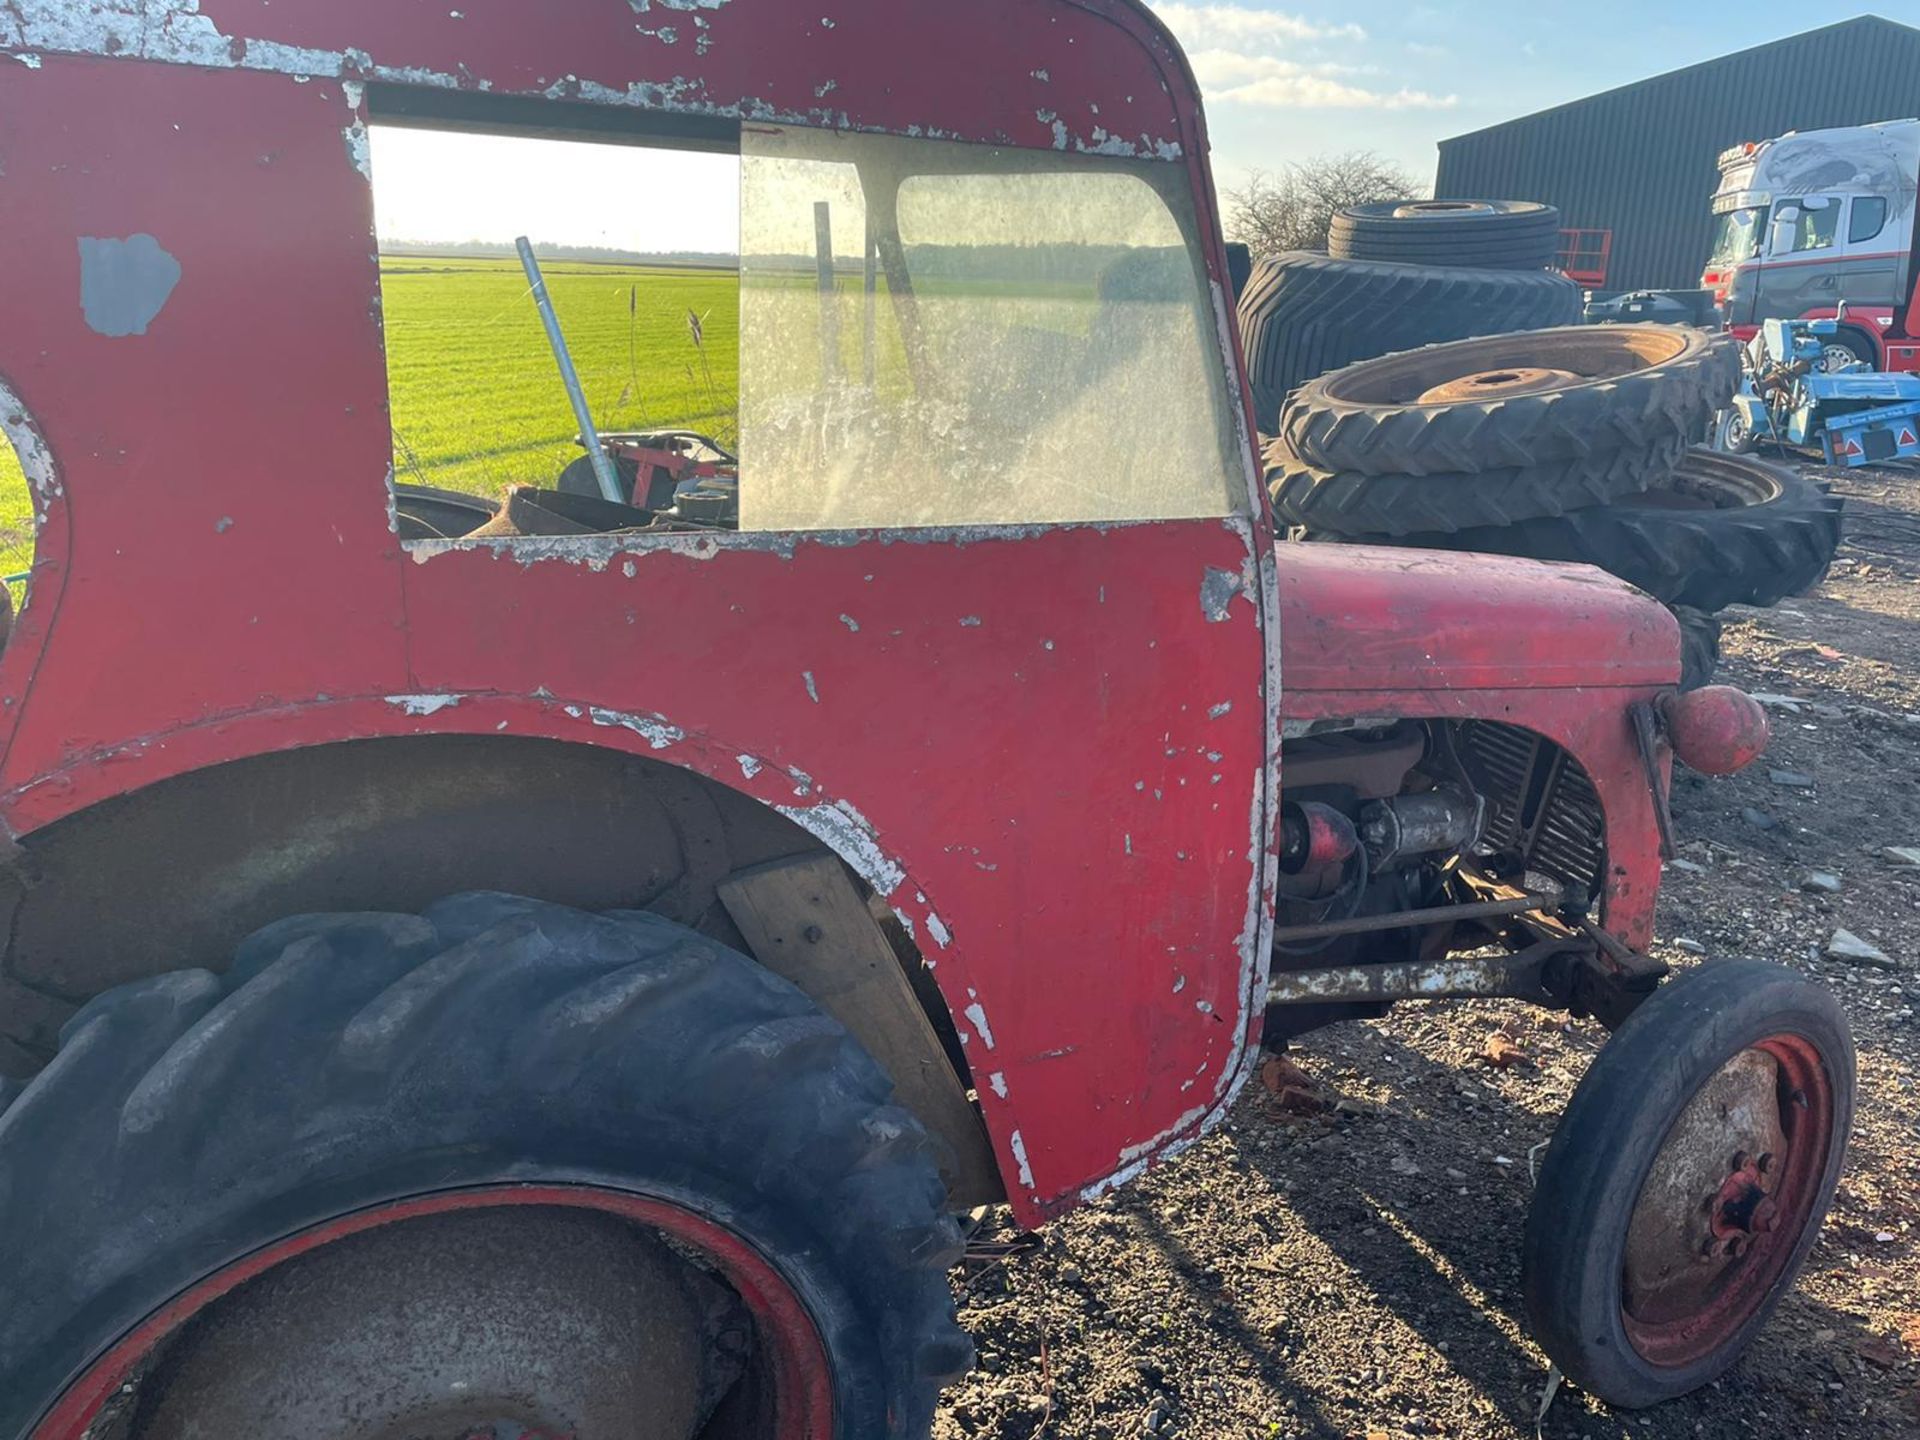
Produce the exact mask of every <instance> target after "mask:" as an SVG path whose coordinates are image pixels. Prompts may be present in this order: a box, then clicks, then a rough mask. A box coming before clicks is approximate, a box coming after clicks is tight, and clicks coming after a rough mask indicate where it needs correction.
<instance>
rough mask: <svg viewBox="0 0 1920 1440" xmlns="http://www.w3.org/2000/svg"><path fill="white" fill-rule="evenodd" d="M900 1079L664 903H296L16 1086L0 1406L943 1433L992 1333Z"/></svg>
mask: <svg viewBox="0 0 1920 1440" xmlns="http://www.w3.org/2000/svg"><path fill="white" fill-rule="evenodd" d="M890 1091H891V1085H890V1082H889V1081H888V1079H887V1077H886V1076H885V1074H884V1073H883V1072H882V1071H881V1070H880V1069H879V1067H878V1066H877V1065H875V1063H874V1062H873V1061H872V1060H871V1059H870V1058H869V1057H868V1056H867V1054H866V1053H865V1051H863V1050H862V1049H860V1048H859V1046H858V1045H857V1044H856V1043H855V1042H854V1040H853V1039H852V1038H851V1037H850V1036H849V1035H848V1034H847V1032H846V1031H845V1030H844V1029H842V1028H841V1026H840V1025H839V1024H837V1023H836V1022H834V1021H833V1020H831V1019H829V1018H828V1017H827V1016H825V1015H824V1014H822V1013H821V1012H820V1011H819V1010H818V1009H817V1008H816V1007H815V1006H814V1004H813V1003H812V1002H811V1001H810V1000H809V999H808V998H807V997H806V996H805V995H803V994H802V993H801V992H800V991H799V990H797V989H795V988H794V987H793V986H791V985H789V984H788V983H787V982H786V981H784V980H782V979H780V978H779V977H777V976H775V975H774V974H772V973H771V972H770V971H767V970H765V969H763V968H761V967H759V966H757V965H755V964H754V963H753V962H752V961H750V960H748V959H747V958H745V957H744V956H741V955H738V954H735V953H733V952H731V951H728V950H726V949H724V948H722V947H720V946H718V945H717V944H715V943H714V942H712V941H710V940H708V939H705V938H704V937H701V936H699V935H697V934H695V933H693V932H692V931H689V930H686V929H684V928H682V927H680V926H677V925H674V924H672V923H671V922H669V921H666V920H664V919H661V918H660V917H658V916H655V915H651V914H646V913H640V912H609V913H607V914H603V915H592V914H587V913H584V912H581V911H577V910H570V909H566V908H564V907H561V906H556V905H550V904H545V903H542V902H538V901H532V900H525V899H520V898H517V897H512V896H505V895H491V894H475V895H466V896H459V897H456V898H453V899H450V900H447V901H444V902H442V903H440V904H438V905H436V906H433V907H431V908H430V909H428V910H427V911H426V912H425V913H424V914H422V915H418V916H414V915H331V916H304V917H298V918H294V919H289V920H285V921H282V922H280V923H278V924H276V925H273V926H270V927H268V928H267V929H265V930H262V931H260V932H259V933H257V934H255V935H254V936H253V937H251V938H250V939H248V940H246V941H245V942H243V943H242V944H241V946H240V948H239V950H238V953H237V954H236V956H235V957H234V960H233V963H232V965H231V967H230V968H229V969H228V970H227V971H226V973H225V974H222V975H216V974H213V973H210V972H208V971H205V970H190V971H181V972H176V973H173V974H168V975H163V976H159V977H157V978H153V979H149V980H144V981H140V982H137V983H134V984H131V985H126V986H123V987H120V988H119V989H116V990H112V991H109V992H107V993H106V994H104V995H101V996H99V997H98V998H96V999H95V1000H93V1001H92V1002H91V1003H89V1004H88V1005H86V1006H85V1007H84V1008H83V1009H82V1010H81V1011H80V1012H79V1014H78V1015H76V1016H75V1017H74V1019H73V1020H72V1021H71V1022H70V1023H69V1024H68V1025H67V1026H66V1028H65V1030H64V1032H63V1034H62V1040H61V1047H60V1051H59V1054H58V1056H57V1058H55V1060H54V1061H53V1062H52V1064H51V1065H49V1066H48V1067H47V1069H46V1070H44V1071H43V1072H41V1074H40V1075H38V1076H37V1077H36V1078H35V1079H34V1080H32V1081H31V1082H30V1083H29V1084H28V1085H27V1086H26V1087H25V1089H24V1090H22V1091H19V1092H18V1093H16V1094H14V1095H13V1096H12V1097H11V1103H10V1104H8V1105H7V1106H6V1109H5V1111H4V1114H3V1115H0V1235H4V1236H5V1237H6V1243H5V1245H4V1246H0V1294H4V1295H5V1296H6V1297H7V1303H6V1305H5V1306H4V1307H0V1436H4V1437H5V1440H23V1437H31V1440H79V1437H80V1436H82V1435H83V1434H105V1433H111V1434H112V1435H113V1436H114V1437H115V1440H176V1437H186V1436H205V1435H231V1436H241V1435H251V1436H287V1435H300V1436H303V1437H307V1436H311V1437H315V1440H375V1437H391V1436H394V1435H415V1434H418V1435H430V1436H435V1437H447V1440H451V1437H455V1436H459V1437H466V1440H482V1437H484V1440H507V1437H510V1436H519V1435H522V1434H523V1433H524V1434H526V1435H534V1434H542V1435H562V1434H564V1435H568V1436H571V1437H575V1440H625V1437H627V1436H631V1435H632V1434H634V1433H636V1431H635V1422H636V1417H637V1416H644V1417H645V1421H646V1423H645V1424H643V1425H641V1426H640V1429H641V1430H642V1431H644V1433H645V1434H647V1435H648V1436H649V1437H658V1440H691V1437H693V1436H695V1435H696V1434H697V1435H698V1436H700V1437H701V1440H722V1437H724V1440H770V1437H772V1436H774V1435H776V1434H777V1435H780V1436H787V1435H807V1436H819V1437H822V1440H826V1437H833V1440H869V1437H912V1440H920V1437H924V1436H925V1435H926V1434H927V1433H928V1430H929V1428H930V1426H931V1423H932V1414H933V1408H934V1401H935V1395H936V1391H937V1389H938V1387H939V1385H940V1384H941V1382H942V1381H944V1380H946V1379H948V1378H951V1377H952V1376H954V1375H956V1374H958V1373H960V1372H961V1371H963V1370H964V1369H965V1368H966V1366H967V1364H968V1363H969V1359H970V1356H971V1346H970V1345H969V1344H968V1342H967V1340H966V1338H965V1337H964V1336H963V1335H962V1334H961V1333H960V1331H959V1330H958V1329H956V1328H955V1326H954V1323H953V1308H952V1299H951V1295H950V1293H949V1291H948V1288H947V1284H946V1277H945V1270H946V1267H947V1266H948V1264H950V1263H951V1262H952V1261H953V1260H954V1259H955V1258H956V1257H957V1255H958V1253H959V1238H958V1237H959V1232H958V1229H957V1227H956V1226H955V1225H954V1223H953V1221H952V1219H951V1218H950V1217H949V1216H947V1215H946V1214H945V1213H944V1200H945V1195H944V1190H943V1187H942V1185H941V1181H940V1177H939V1174H938V1171H937V1170H936V1168H935V1161H934V1157H933V1155H932V1153H931V1147H932V1144H933V1142H932V1141H931V1140H930V1139H929V1137H928V1136H927V1134H926V1132H925V1131H924V1130H922V1128H921V1127H920V1125H919V1124H918V1123H917V1122H916V1121H915V1120H914V1118H913V1117H912V1116H911V1115H909V1114H908V1113H907V1112H905V1111H904V1110H901V1109H899V1108H898V1107H896V1106H894V1105H892V1104H890V1103H889V1101H888V1096H889V1093H890ZM4 1098H6V1097H0V1099H4Z"/></svg>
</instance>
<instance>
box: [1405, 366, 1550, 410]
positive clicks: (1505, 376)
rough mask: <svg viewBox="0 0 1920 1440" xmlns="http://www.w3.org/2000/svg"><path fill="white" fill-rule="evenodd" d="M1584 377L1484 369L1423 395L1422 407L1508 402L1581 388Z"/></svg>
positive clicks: (1534, 368)
mask: <svg viewBox="0 0 1920 1440" xmlns="http://www.w3.org/2000/svg"><path fill="white" fill-rule="evenodd" d="M1583 378H1584V377H1583V376H1580V375H1576V374H1575V373H1574V372H1573V371H1571V370H1548V369H1544V368H1542V367H1540V366H1537V365H1516V366H1512V367H1510V368H1508V369H1505V370H1481V371H1478V372H1477V373H1475V374H1472V375H1462V376H1461V377H1460V378H1459V379H1457V380H1449V381H1447V382H1446V384H1444V385H1436V386H1434V387H1433V388H1432V389H1431V390H1428V391H1425V392H1423V393H1422V394H1421V396H1420V400H1419V403H1420V404H1422V405H1456V404H1459V403H1461V402H1463V401H1473V400H1507V399H1511V398H1512V397H1513V396H1515V395H1538V394H1541V393H1542V392H1544V391H1547V390H1560V389H1564V388H1565V387H1566V386H1568V385H1578V384H1579V383H1580V382H1581V380H1582V379H1583Z"/></svg>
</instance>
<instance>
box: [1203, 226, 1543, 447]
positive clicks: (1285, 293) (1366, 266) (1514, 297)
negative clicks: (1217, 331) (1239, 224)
mask: <svg viewBox="0 0 1920 1440" xmlns="http://www.w3.org/2000/svg"><path fill="white" fill-rule="evenodd" d="M1580 305H1581V299H1580V290H1579V287H1577V286H1576V285H1575V284H1574V283H1573V282H1572V281H1571V280H1568V279H1567V278H1566V277H1565V276H1563V275H1551V274H1548V273H1547V272H1545V271H1540V272H1538V273H1524V272H1518V271H1499V270H1474V269H1463V268H1457V267H1435V266H1423V265H1407V264H1388V263H1380V262H1373V261H1359V260H1336V259H1332V258H1329V257H1328V256H1325V255H1318V254H1312V253H1309V252H1306V251H1291V252H1288V253H1286V254H1282V255H1276V256H1270V257H1268V258H1266V259H1263V260H1261V261H1259V262H1258V263H1257V264H1256V265H1255V266H1254V268H1253V275H1252V278H1251V279H1250V280H1249V281H1248V283H1247V288H1246V290H1245V291H1244V292H1243V293H1242V295H1241V297H1240V332H1241V339H1242V341H1243V343H1244V344H1245V346H1246V357H1247V371H1248V377H1249V379H1250V381H1251V382H1252V386H1253V394H1254V418H1255V423H1256V424H1257V425H1258V427H1259V430H1260V432H1261V433H1262V434H1265V435H1272V434H1274V433H1276V432H1277V431H1278V429H1279V424H1280V412H1281V407H1282V404H1283V403H1284V401H1285V400H1286V398H1287V396H1288V394H1289V393H1290V392H1292V391H1293V390H1295V389H1296V388H1298V387H1299V386H1300V385H1302V384H1304V383H1306V382H1307V381H1309V380H1311V379H1313V378H1314V377H1315V376H1317V375H1322V374H1325V373H1326V372H1327V371H1330V370H1338V369H1341V368H1343V367H1344V366H1347V365H1351V364H1353V363H1354V362H1356V361H1359V360H1370V359H1373V358H1374V357H1376V356H1380V355H1386V354H1389V353H1392V352H1394V351H1399V350H1408V349H1413V348H1416V347H1418V346H1422V345H1430V344H1434V343H1438V342H1442V341H1447V340H1463V339H1466V338H1468V337H1470V336H1474V335H1497V334H1504V333H1506V332H1508V331H1513V330H1537V329H1541V328H1543V327H1548V326H1555V325H1569V324H1572V323H1573V322H1574V321H1576V320H1578V319H1579V318H1580Z"/></svg>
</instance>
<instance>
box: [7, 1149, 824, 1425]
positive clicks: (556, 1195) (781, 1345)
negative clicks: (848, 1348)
mask: <svg viewBox="0 0 1920 1440" xmlns="http://www.w3.org/2000/svg"><path fill="white" fill-rule="evenodd" d="M505 1206H549V1207H553V1206H557V1207H562V1208H568V1209H585V1210H597V1211H601V1212H603V1213H606V1214H610V1215H615V1216H619V1217H620V1218H622V1219H626V1220H630V1221H635V1222H637V1223H639V1224H641V1225H644V1226H647V1227H648V1228H650V1229H653V1230H656V1231H658V1232H660V1233H661V1234H664V1235H668V1236H671V1237H673V1238H674V1239H675V1240H676V1241H679V1242H681V1243H683V1244H686V1245H689V1246H691V1247H693V1248H694V1249H696V1250H698V1251H699V1252H700V1254H701V1255H702V1257H703V1258H704V1259H706V1260H707V1262H708V1263H710V1264H711V1265H712V1266H713V1268H714V1269H715V1271H717V1272H718V1273H719V1274H720V1275H721V1276H722V1277H723V1278H725V1280H726V1281H727V1283H728V1284H730V1285H731V1286H732V1287H733V1288H734V1290H735V1291H736V1292H737V1293H738V1294H739V1296H740V1298H741V1300H742V1301H743V1302H744V1303H745V1305H746V1307H747V1309H748V1311H749V1313H750V1314H751V1315H752V1317H753V1321H754V1327H755V1332H756V1334H758V1335H759V1336H761V1337H762V1339H763V1340H764V1341H765V1342H766V1349H767V1351H768V1360H769V1368H770V1370H771V1373H772V1381H773V1383H772V1390H773V1411H774V1416H773V1426H772V1430H771V1432H770V1440H830V1437H831V1436H832V1434H833V1424H834V1404H833V1386H832V1372H831V1370H830V1368H829V1364H828V1360H827V1354H826V1347H825V1345H824V1344H823V1343H822V1341H821V1339H820V1334H819V1331H818V1329H817V1328H816V1327H815V1325H814V1322H813V1317H812V1316H811V1315H810V1314H809V1313H808V1312H807V1309H806V1306H805V1305H804V1304H803V1302H802V1301H801V1299H800V1297H799V1296H798V1295H796V1294H795V1293H794V1290H793V1288H792V1286H791V1285H789V1284H788V1283H787V1281H786V1280H785V1279H784V1278H783V1277H782V1276H781V1275H780V1273H779V1272H778V1271H777V1270H776V1269H775V1268H774V1267H773V1266H772V1265H771V1264H770V1263H768V1261H767V1259H766V1258H765V1257H764V1256H763V1255H762V1254H761V1253H760V1252H759V1251H758V1250H757V1249H755V1248H754V1247H753V1246H752V1245H750V1244H748V1243H747V1242H746V1241H745V1240H744V1239H742V1238H741V1237H740V1236H739V1235H736V1234H735V1233H734V1232H733V1231H731V1230H728V1229H726V1228H725V1227H723V1226H721V1225H718V1224H715V1223H714V1222H713V1221H712V1220H709V1219H707V1218H706V1217H704V1216H701V1215H697V1214H695V1213H694V1212H692V1211H690V1210H687V1209H685V1208H684V1207H682V1206H679V1205H676V1204H672V1203H670V1202H668V1201H664V1200H659V1199H655V1198H653V1197H651V1196H645V1195H635V1194H631V1193H627V1192H624V1191H617V1190H604V1189H598V1188H595V1187H591V1186H583V1185H503V1186H493V1187H488V1188H484V1189H475V1190H456V1191H448V1192H445V1193H442V1194H437V1195H425V1196H416V1197H414V1198H412V1199H408V1200H401V1201H396V1202H394V1203H392V1204H389V1205H382V1206H377V1207H375V1208H373V1209H370V1210H362V1211H357V1212H355V1213H354V1214H351V1215H344V1216H341V1217H340V1218H338V1219H335V1220H329V1221H327V1222H326V1223H324V1224H321V1225H316V1226H314V1227H312V1228H311V1229H308V1230H304V1231H302V1232H300V1233H299V1234H297V1235H292V1236H289V1237H287V1238H286V1239H284V1240H281V1241H278V1242H276V1243H275V1244H273V1245H270V1246H267V1247H266V1248H265V1249H262V1250H258V1251H256V1252H254V1253H253V1254H252V1255H249V1256H247V1257H246V1258H244V1259H242V1260H237V1261H235V1262H234V1263H233V1264H231V1265H228V1266H227V1267H225V1268H224V1269H222V1270H219V1271H217V1272H215V1273H214V1274H212V1275H210V1276H208V1277H207V1278H206V1279H204V1280H202V1281H201V1282H200V1283H198V1284H197V1285H195V1286H193V1287H192V1288H191V1289H190V1290H187V1291H186V1292H184V1293H183V1294H181V1295H179V1296H177V1297H176V1298H175V1299H173V1300H172V1301H170V1302H169V1303H168V1304H166V1305H165V1306H163V1307H161V1308H160V1309H159V1310H157V1311H155V1312H154V1313H153V1314H152V1315H150V1316H148V1317H147V1319H146V1320H144V1321H142V1322H141V1323H140V1324H139V1325H138V1326H136V1327H135V1328H134V1329H133V1330H132V1331H130V1332H129V1333H128V1334H126V1335H125V1336H123V1337H122V1338H121V1340H120V1341H119V1342H118V1343H117V1344H115V1345H114V1346H113V1348H112V1349H110V1350H108V1351H107V1353H106V1354H104V1355H102V1356H101V1357H100V1358H99V1359H97V1360H96V1361H94V1362H93V1364H91V1365H90V1366H88V1368H87V1369H86V1371H85V1372H84V1373H83V1374H82V1375H81V1376H80V1377H79V1378H78V1379H77V1380H75V1381H73V1382H72V1383H71V1384H70V1385H69V1386H68V1387H67V1389H66V1390H65V1391H64V1392H63V1393H62V1395H61V1397H60V1398H59V1400H57V1401H56V1402H55V1403H54V1406H53V1408H52V1409H51V1410H50V1411H49V1412H48V1413H47V1415H46V1418H45V1419H43V1420H42V1421H41V1422H40V1423H39V1425H37V1426H36V1427H35V1428H34V1430H33V1432H32V1435H31V1440H84V1436H85V1434H86V1432H87V1429H88V1427H89V1426H90V1425H92V1424H93V1423H94V1421H95V1420H96V1419H97V1418H99V1416H100V1413H101V1410H102V1407H104V1406H105V1405H106V1403H107V1401H108V1400H109V1399H111V1398H112V1397H113V1396H114V1394H115V1393H116V1392H117V1391H118V1390H119V1388H120V1387H121V1386H122V1385H123V1384H125V1383H126V1381H127V1380H128V1378H129V1377H130V1376H132V1375H133V1374H134V1373H135V1372H136V1370H137V1368H138V1367H139V1365H140V1364H141V1362H142V1361H143V1360H145V1359H146V1358H147V1357H148V1356H149V1355H151V1354H152V1353H153V1351H154V1350H155V1348H156V1347H157V1346H159V1345H160V1344H161V1343H162V1342H163V1341H165V1340H166V1339H167V1338H168V1337H169V1336H171V1335H172V1334H174V1333H175V1332H176V1331H177V1330H179V1328H180V1327H181V1326H182V1325H184V1324H186V1322H187V1321H189V1320H191V1319H192V1318H193V1317H194V1316H195V1315H197V1314H199V1313H200V1312H201V1311H202V1310H204V1309H206V1308H207V1307H208V1306H209V1305H211V1304H213V1303H214V1302H215V1301H216V1300H218V1299H220V1298H221V1297H222V1296H224V1295H226V1294H228V1293H230V1292H232V1291H233V1290H236V1289H238V1288H239V1287H240V1286H242V1285H244V1284H245V1283H246V1282H247V1281H249V1280H252V1279H254V1278H255V1277H256V1276H259V1275H262V1274H264V1273H266V1272H267V1271H268V1270H270V1269H272V1268H273V1267H274V1266H276V1265H279V1264H281V1263H282V1262H284V1261H287V1260H290V1259H292V1258H293V1257H295V1256H297V1255H304V1254H306V1253H308V1252H309V1251H312V1250H316V1249H319V1248H320V1247H322V1246H324V1245H328V1244H331V1243H333V1242H334V1241H337V1240H343V1239H345V1238H347V1237H348V1236H350V1235H358V1234H361V1233H362V1232H364V1231H367V1230H372V1229H375V1228H377V1227H379V1226H382V1225H391V1224H395V1223H397V1222H399V1221H403V1220H411V1219H415V1218H418V1217H420V1216H426V1215H442V1214H447V1213H449V1212H452V1211H457V1210H479V1209H488V1208H497V1207H505Z"/></svg>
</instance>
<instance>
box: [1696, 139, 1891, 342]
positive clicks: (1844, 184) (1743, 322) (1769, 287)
mask: <svg viewBox="0 0 1920 1440" xmlns="http://www.w3.org/2000/svg"><path fill="white" fill-rule="evenodd" d="M1917 194H1920V119H1916V120H1889V121H1885V122H1883V123H1881V124H1877V125H1858V126H1851V127H1848V128H1845V129H1836V130H1808V131H1804V132H1803V131H1792V132H1789V133H1788V134H1786V135H1782V136H1781V137H1780V138H1778V139H1776V140H1764V141H1760V142H1758V143H1749V144H1745V145H1738V146H1735V147H1734V148H1732V149H1730V150H1728V151H1726V152H1725V153H1723V154H1722V155H1721V156H1720V188H1719V190H1718V191H1717V192H1716V193H1715V195H1714V197H1713V213H1714V232H1713V250H1712V254H1711V255H1710V257H1709V258H1708V261H1707V268H1706V272H1705V274H1704V275H1703V276H1702V277H1701V284H1702V285H1703V286H1704V287H1706V288H1707V289H1710V290H1712V291H1713V292H1714V297H1715V299H1716V300H1717V301H1718V302H1719V303H1720V305H1721V306H1722V308H1723V310H1724V312H1725V314H1726V318H1727V325H1728V328H1729V329H1731V330H1732V331H1733V332H1734V333H1735V334H1736V335H1738V336H1740V338H1741V339H1743V340H1745V339H1748V338H1750V337H1751V336H1752V335H1753V334H1754V332H1755V331H1757V330H1758V329H1759V327H1760V325H1761V324H1762V323H1763V322H1765V321H1767V320H1793V319H1837V320H1839V321H1840V325H1839V327H1838V329H1837V330H1836V331H1835V333H1834V334H1833V335H1832V336H1831V337H1830V338H1829V340H1828V343H1827V349H1828V352H1829V354H1830V356H1831V357H1832V359H1833V360H1834V361H1836V362H1841V363H1845V362H1851V361H1853V360H1864V361H1867V362H1868V363H1870V364H1872V365H1873V366H1874V367H1875V368H1876V369H1881V370H1920V337H1917V336H1915V334H1914V331H1913V328H1912V326H1911V321H1912V319H1913V318H1914V316H1913V312H1914V310H1915V303H1914V302H1915V298H1916V297H1915V288H1914V287H1915V279H1916V276H1915V265H1914V248H1915V224H1916V205H1915V200H1916V195H1917Z"/></svg>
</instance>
